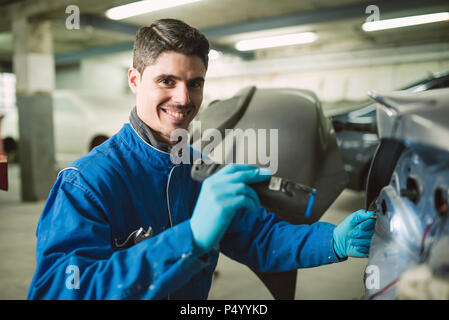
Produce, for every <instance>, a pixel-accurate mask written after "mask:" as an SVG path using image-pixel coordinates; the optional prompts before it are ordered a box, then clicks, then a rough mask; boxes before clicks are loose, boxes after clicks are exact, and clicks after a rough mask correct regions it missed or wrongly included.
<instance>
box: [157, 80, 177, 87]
mask: <svg viewBox="0 0 449 320" xmlns="http://www.w3.org/2000/svg"><path fill="white" fill-rule="evenodd" d="M159 82H160V83H161V84H163V85H165V86H171V85H173V84H174V83H175V82H174V81H173V80H172V79H161V80H160V81H159Z"/></svg>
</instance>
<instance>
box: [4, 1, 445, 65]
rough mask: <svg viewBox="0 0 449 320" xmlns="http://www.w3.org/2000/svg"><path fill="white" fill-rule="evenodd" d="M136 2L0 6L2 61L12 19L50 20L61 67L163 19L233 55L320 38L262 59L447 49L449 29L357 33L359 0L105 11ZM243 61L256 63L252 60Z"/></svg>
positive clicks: (382, 5) (384, 8)
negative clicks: (292, 38)
mask: <svg viewBox="0 0 449 320" xmlns="http://www.w3.org/2000/svg"><path fill="white" fill-rule="evenodd" d="M129 2H132V1H123V0H112V1H110V0H90V1H88V0H16V1H14V0H0V16H2V17H5V18H4V19H2V22H0V61H3V62H6V63H8V62H10V61H11V59H12V48H13V39H12V35H11V31H10V25H11V21H12V19H14V15H17V14H24V15H28V16H32V17H34V18H37V19H51V20H52V21H53V38H54V51H55V54H56V58H57V59H56V61H57V63H68V62H72V61H75V60H76V59H80V58H82V57H86V56H93V55H99V54H107V53H113V52H119V51H123V50H129V49H130V48H131V46H132V41H133V39H134V34H135V31H136V30H137V29H138V27H139V26H143V25H148V24H150V23H151V22H152V21H154V20H157V19H160V18H166V17H170V18H177V19H181V20H184V21H185V22H187V23H189V24H191V25H193V26H195V27H197V28H199V29H200V30H201V31H203V32H204V33H205V34H206V36H208V38H209V40H211V43H212V46H213V47H216V48H219V49H223V50H225V51H227V52H229V53H236V51H235V50H234V49H233V44H234V42H235V41H236V40H238V39H241V38H244V37H248V35H253V34H254V33H255V34H259V35H260V34H264V33H276V32H281V31H283V30H285V29H286V30H289V31H296V30H298V31H309V30H312V31H316V32H317V33H318V34H319V41H317V42H316V43H314V44H313V45H312V46H303V47H296V48H293V47H290V48H286V49H282V50H281V49H271V50H264V51H258V52H257V54H258V55H259V56H263V55H270V54H273V55H281V56H282V55H283V54H285V55H290V54H293V53H294V52H296V51H295V50H299V51H301V50H303V51H304V50H311V49H313V48H315V49H316V48H324V47H326V48H338V49H342V50H344V49H345V48H346V49H347V48H369V47H370V46H403V45H409V44H417V43H433V42H434V43H441V42H449V23H448V22H442V23H435V24H429V25H425V26H416V27H411V28H403V29H395V30H391V31H380V32H375V33H365V32H363V31H362V30H361V29H360V26H361V24H362V23H363V22H364V21H365V20H366V18H367V17H368V14H366V13H365V8H366V7H367V6H368V5H370V4H373V1H362V0H340V1H333V0H314V1H311V0H306V1H305V0H303V1H298V0H279V1H273V0H245V1H242V0H201V1H199V2H196V3H193V4H190V5H185V6H181V7H176V8H171V9H165V10H161V11H158V12H153V13H149V14H143V15H140V16H136V17H132V18H128V19H124V20H121V21H112V20H109V19H107V18H106V17H105V15H104V13H105V11H106V10H107V9H109V8H111V7H114V6H116V5H120V4H124V3H129ZM71 4H75V5H77V6H78V7H79V8H80V12H81V18H82V19H81V28H80V29H79V30H68V29H67V28H66V27H65V19H66V17H67V16H68V14H66V13H65V8H66V7H67V6H68V5H71ZM376 4H377V5H378V7H379V9H380V17H381V19H385V18H390V17H398V16H406V15H412V14H421V13H429V12H437V11H443V10H444V11H449V2H448V1H441V0H407V1H405V0H396V1H391V0H379V1H376ZM244 57H246V58H251V57H252V55H251V53H250V54H249V55H248V56H244Z"/></svg>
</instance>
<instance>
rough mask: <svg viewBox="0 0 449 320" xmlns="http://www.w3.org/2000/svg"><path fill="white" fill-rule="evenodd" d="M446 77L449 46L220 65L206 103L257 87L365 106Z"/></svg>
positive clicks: (214, 68) (215, 66)
mask: <svg viewBox="0 0 449 320" xmlns="http://www.w3.org/2000/svg"><path fill="white" fill-rule="evenodd" d="M443 71H449V45H448V44H440V45H430V46H429V45H427V46H419V47H410V48H392V49H382V50H377V51H368V52H366V51H364V52H348V53H334V54H322V55H320V54H319V53H318V54H317V55H313V56H310V55H309V56H304V57H293V58H289V59H283V60H268V59H267V60H259V61H252V62H237V61H235V60H234V61H227V62H223V61H222V62H220V61H217V62H212V63H211V67H210V68H209V71H208V79H207V81H206V90H205V99H206V100H213V99H217V98H223V97H227V96H229V95H232V94H233V93H235V92H237V91H238V90H239V89H241V88H242V87H244V86H250V85H256V86H259V87H298V88H304V89H309V90H312V91H314V92H315V93H316V94H317V95H318V97H319V98H320V99H321V100H322V101H323V102H325V103H326V102H339V101H348V100H349V101H360V100H364V99H366V98H367V96H366V92H367V91H368V90H373V89H375V90H387V91H388V90H394V89H397V88H401V87H403V86H405V85H407V84H409V83H411V82H414V81H416V80H418V79H420V78H424V77H426V76H427V75H429V73H433V72H443ZM222 75H224V76H222Z"/></svg>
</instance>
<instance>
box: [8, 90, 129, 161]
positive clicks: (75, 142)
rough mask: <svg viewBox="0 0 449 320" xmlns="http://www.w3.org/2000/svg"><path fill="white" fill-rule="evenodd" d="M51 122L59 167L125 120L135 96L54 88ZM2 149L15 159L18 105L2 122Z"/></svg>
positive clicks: (87, 148)
mask: <svg viewBox="0 0 449 320" xmlns="http://www.w3.org/2000/svg"><path fill="white" fill-rule="evenodd" d="M52 97H53V123H54V137H55V140H54V143H55V158H56V165H57V167H58V169H61V168H64V167H66V166H67V165H68V164H70V163H71V162H72V161H74V160H75V159H77V158H79V157H81V156H82V155H84V154H85V153H87V152H89V151H90V150H92V149H93V148H94V147H95V146H97V145H99V144H101V143H102V142H104V141H105V140H107V139H108V138H109V137H111V136H112V135H113V134H114V133H116V132H117V131H118V130H120V128H121V127H122V125H123V124H124V123H125V122H127V121H128V118H129V114H130V111H131V109H132V108H133V106H134V105H135V99H134V96H126V95H125V96H118V95H117V96H116V95H106V94H98V93H88V92H76V91H71V90H55V91H54V92H53V93H52ZM2 137H3V145H4V150H5V152H6V153H7V154H8V161H10V162H11V161H14V158H16V160H17V156H18V154H17V150H18V144H19V130H18V112H17V108H15V109H14V110H13V111H11V112H10V113H8V114H7V115H6V116H5V118H4V119H3V122H2Z"/></svg>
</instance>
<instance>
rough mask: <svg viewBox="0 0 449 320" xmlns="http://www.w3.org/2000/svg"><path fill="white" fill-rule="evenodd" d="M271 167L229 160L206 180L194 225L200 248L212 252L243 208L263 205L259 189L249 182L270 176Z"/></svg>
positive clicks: (196, 242) (259, 180) (194, 215)
mask: <svg viewBox="0 0 449 320" xmlns="http://www.w3.org/2000/svg"><path fill="white" fill-rule="evenodd" d="M270 176H271V172H270V170H268V169H259V168H257V167H256V166H253V165H248V164H229V165H227V166H225V167H223V168H221V169H220V170H218V171H217V172H216V173H215V174H213V175H211V176H210V177H208V178H207V179H205V180H204V182H203V185H202V187H201V192H200V195H199V197H198V201H197V203H196V206H195V209H194V211H193V215H192V218H191V219H190V226H191V228H192V233H193V238H194V241H195V245H196V247H197V249H198V250H199V251H200V252H201V253H206V252H209V251H210V250H211V249H212V248H213V247H214V246H215V245H216V244H217V243H218V242H219V241H220V240H221V238H222V237H223V235H224V234H225V232H226V230H227V228H228V227H229V224H230V223H231V221H232V219H233V217H234V215H235V214H236V212H237V211H238V210H240V209H248V210H253V209H256V208H258V207H260V200H259V197H258V196H257V193H256V192H255V191H254V190H253V189H252V188H251V187H250V186H248V183H254V182H261V181H264V180H267V179H268V178H270Z"/></svg>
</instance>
